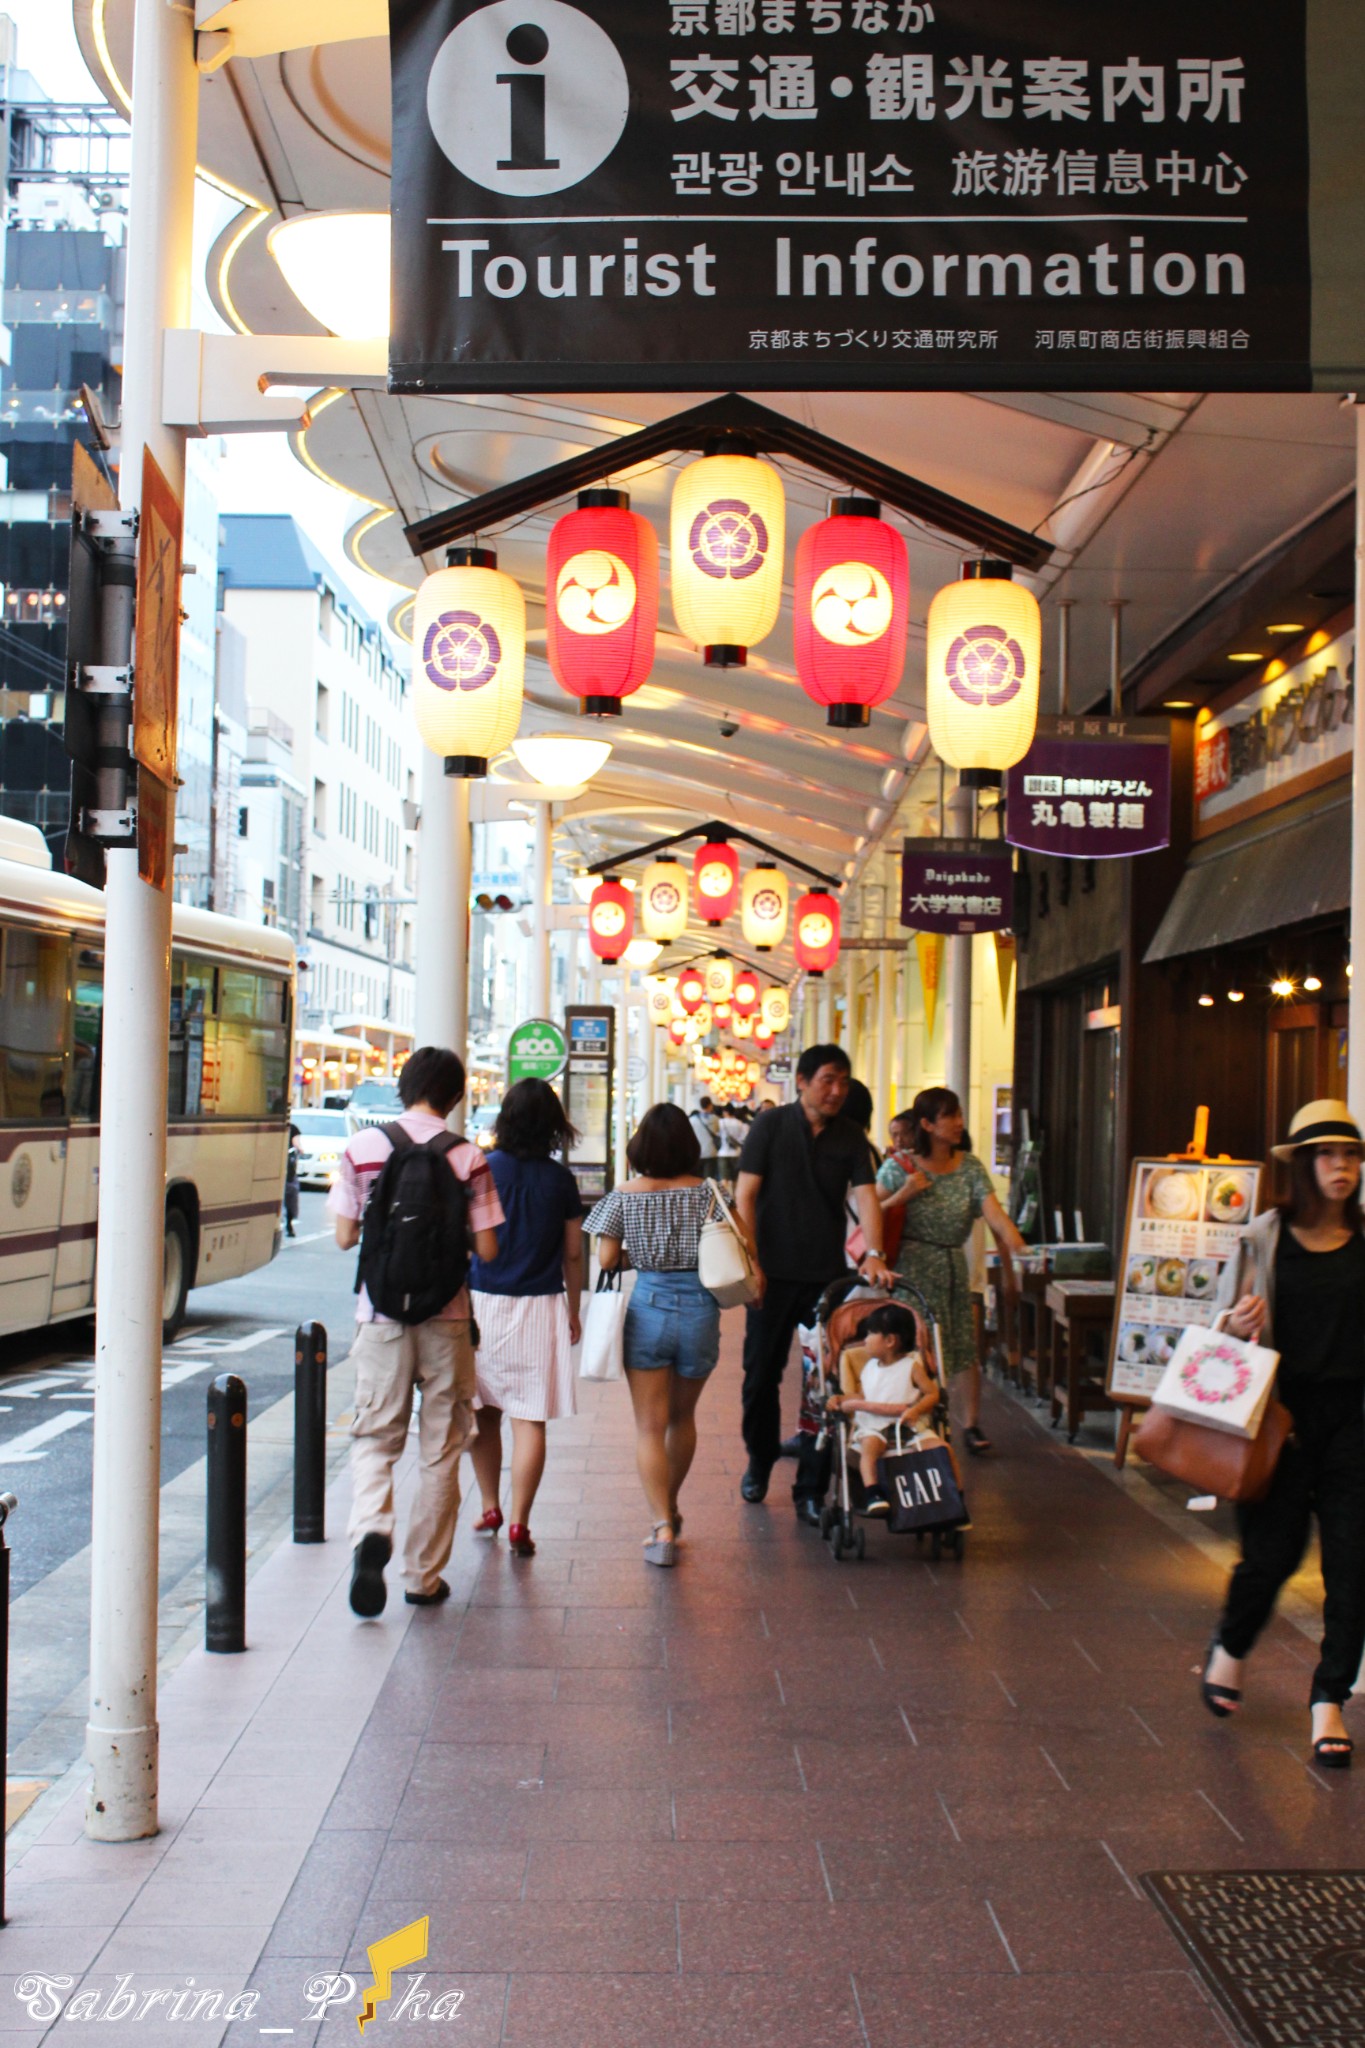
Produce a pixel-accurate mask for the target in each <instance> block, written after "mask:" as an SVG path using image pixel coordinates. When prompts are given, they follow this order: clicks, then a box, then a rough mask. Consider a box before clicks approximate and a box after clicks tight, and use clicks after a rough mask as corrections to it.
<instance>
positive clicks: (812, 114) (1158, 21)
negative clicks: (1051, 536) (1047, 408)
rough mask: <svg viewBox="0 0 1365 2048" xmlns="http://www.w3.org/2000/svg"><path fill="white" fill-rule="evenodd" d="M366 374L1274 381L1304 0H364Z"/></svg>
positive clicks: (469, 385) (753, 380) (1107, 383)
mask: <svg viewBox="0 0 1365 2048" xmlns="http://www.w3.org/2000/svg"><path fill="white" fill-rule="evenodd" d="M390 13H391V23H392V60H393V137H394V141H393V246H394V270H393V324H392V342H391V361H390V379H391V383H392V386H393V388H394V389H395V390H400V391H423V390H425V391H477V390H494V389H496V390H507V389H517V390H528V389H542V390H544V389H549V390H566V389H579V390H593V389H608V390H610V389H616V390H620V389H627V388H641V387H650V388H667V389H680V388H689V387H690V388H703V389H710V388H716V387H722V388H723V387H726V386H732V385H736V386H742V387H744V388H747V389H750V390H756V389H779V390H799V389H821V388H824V389H843V388H848V387H859V386H862V387H867V386H877V387H884V388H885V387H893V388H902V389H912V388H916V387H920V388H923V387H937V388H969V389H970V388H990V387H995V388H998V389H1010V388H1022V389H1039V388H1041V389H1044V390H1049V389H1050V390H1056V389H1066V388H1072V389H1077V388H1080V389H1100V390H1114V389H1133V388H1146V387H1147V386H1149V385H1151V384H1153V383H1155V385H1157V386H1158V387H1159V388H1162V389H1166V388H1168V387H1172V388H1173V387H1175V386H1178V387H1179V388H1181V389H1183V390H1189V389H1195V390H1217V389H1227V388H1247V389H1258V390H1270V389H1294V388H1301V387H1305V386H1306V385H1307V384H1308V382H1309V371H1308V363H1309V353H1310V348H1309V339H1310V276H1309V264H1308V223H1307V206H1308V114H1307V85H1306V67H1305V0H1263V4H1261V5H1259V6H1254V7H1253V6H1248V5H1247V4H1246V0H1201V4H1200V5H1199V6H1197V7H1192V6H1190V5H1189V4H1188V0H1142V4H1141V5H1139V6H1137V7H1134V8H1122V7H1108V8H1106V7H1097V6H1095V5H1094V4H1093V0H1036V4H1030V5H1029V6H1023V5H1021V4H1020V0H584V4H583V5H582V6H569V5H567V4H566V0H391V5H390Z"/></svg>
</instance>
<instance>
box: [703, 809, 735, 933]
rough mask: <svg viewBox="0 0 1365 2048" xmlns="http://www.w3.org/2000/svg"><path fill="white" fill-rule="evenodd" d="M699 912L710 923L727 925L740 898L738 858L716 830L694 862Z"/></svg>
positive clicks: (712, 832) (713, 829) (727, 841)
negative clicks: (726, 922)
mask: <svg viewBox="0 0 1365 2048" xmlns="http://www.w3.org/2000/svg"><path fill="white" fill-rule="evenodd" d="M692 878H693V882H694V883H695V886H696V892H697V909H698V911H699V912H700V913H701V915H702V917H703V918H705V920H706V922H707V924H711V925H716V924H724V922H725V920H726V918H727V917H729V916H730V914H731V912H732V911H733V910H734V907H735V903H736V901H737V899H738V897H739V855H738V854H737V853H736V852H735V849H734V847H733V846H731V844H730V842H729V840H728V839H725V838H723V837H722V836H721V835H720V834H719V833H718V832H717V831H716V830H715V828H714V827H713V828H712V831H711V833H710V835H709V836H708V838H707V839H706V841H705V842H704V844H703V845H701V846H699V847H698V848H697V851H696V854H695V856H694V858H693V861H692Z"/></svg>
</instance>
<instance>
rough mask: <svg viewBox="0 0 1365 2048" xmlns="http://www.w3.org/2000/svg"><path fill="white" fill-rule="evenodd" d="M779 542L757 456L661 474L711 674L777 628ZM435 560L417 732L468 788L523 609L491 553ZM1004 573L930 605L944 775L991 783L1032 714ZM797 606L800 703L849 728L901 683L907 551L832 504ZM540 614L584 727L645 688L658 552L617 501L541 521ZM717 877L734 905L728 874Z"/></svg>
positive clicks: (776, 490)
mask: <svg viewBox="0 0 1365 2048" xmlns="http://www.w3.org/2000/svg"><path fill="white" fill-rule="evenodd" d="M785 533H786V504H785V499H784V496H783V491H782V480H781V478H780V477H779V475H778V473H777V471H776V470H775V469H773V468H772V466H771V465H770V464H768V463H766V462H763V461H761V460H760V459H759V458H758V457H757V456H753V455H747V454H734V453H728V454H715V455H706V456H703V457H702V458H701V459H700V460H699V461H697V462H693V463H689V464H688V466H687V467H686V468H685V469H684V470H683V471H682V473H681V474H680V476H679V477H678V480H677V482H676V484H675V485H674V489H673V500H672V510H671V542H670V567H671V589H672V598H673V610H674V615H675V617H676V619H677V623H678V626H679V629H680V630H681V632H682V633H683V634H684V635H685V636H686V637H687V638H688V639H689V640H691V641H692V642H693V643H694V644H695V645H696V646H697V647H699V648H700V649H701V650H702V653H703V657H704V659H705V661H706V662H707V664H708V665H709V666H712V667H719V668H737V667H743V665H744V663H745V660H746V656H747V650H748V649H749V648H750V647H753V646H756V645H757V644H758V643H759V642H760V641H761V640H763V639H765V638H766V636H767V635H768V634H769V633H770V632H771V631H772V629H773V627H774V626H775V625H776V623H777V618H778V613H779V610H780V608H781V600H782V575H783V565H784V561H785ZM447 559H448V566H447V567H446V568H445V569H441V570H437V571H436V573H435V574H434V575H431V576H428V577H427V578H426V580H425V581H424V582H423V584H422V586H421V589H420V590H419V591H418V593H417V600H416V605H415V609H414V615H413V645H414V656H415V675H414V702H415V705H416V711H417V722H418V727H419V730H420V731H421V734H422V738H423V740H424V741H425V742H426V744H427V745H428V746H429V747H430V748H432V749H433V751H434V752H436V753H439V754H442V755H444V756H445V759H446V769H447V773H449V774H453V775H482V774H486V773H487V766H488V761H489V760H490V759H491V758H492V757H493V756H494V755H495V754H497V753H499V752H500V751H501V750H502V749H503V748H504V747H506V746H508V745H509V744H510V743H511V741H512V739H513V738H514V736H515V734H516V731H517V727H518V724H519V723H520V719H521V704H522V692H523V684H524V674H525V662H526V606H525V601H524V599H523V597H522V594H521V591H520V589H519V588H518V586H517V584H516V582H515V581H514V579H513V578H512V577H510V576H508V575H507V574H505V572H503V571H502V570H500V569H499V568H498V566H497V556H496V554H495V553H494V552H493V550H492V549H489V548H477V547H468V546H463V547H457V548H452V549H451V550H450V552H449V556H448V558H447ZM1011 577H1012V571H1011V568H1010V565H1009V563H1008V562H1001V561H984V562H971V563H968V564H966V565H965V566H964V570H963V577H962V581H961V582H959V583H957V584H950V585H948V586H946V587H945V588H944V589H943V590H940V591H939V592H938V593H937V595H936V596H935V598H934V599H933V602H932V604H931V605H930V609H929V660H928V707H929V727H930V736H931V738H932V740H933V743H934V747H935V749H936V751H937V752H938V753H939V754H940V755H941V756H942V758H943V759H944V760H945V761H947V762H948V764H949V765H950V766H952V767H957V768H960V769H965V770H969V771H978V772H980V771H984V772H985V773H986V774H987V775H988V776H993V775H996V774H998V773H1000V772H1001V771H1002V770H1003V769H1004V768H1006V767H1009V766H1011V765H1012V764H1013V763H1014V761H1016V760H1019V759H1021V758H1022V756H1023V754H1024V753H1025V752H1026V751H1027V748H1028V744H1029V740H1030V739H1031V737H1032V731H1033V723H1034V721H1035V719H1036V715H1037V698H1038V669H1039V654H1040V647H1041V625H1040V620H1039V614H1038V604H1037V600H1036V599H1035V598H1034V597H1033V595H1032V594H1031V592H1029V591H1027V590H1025V589H1023V588H1022V587H1021V586H1018V585H1016V584H1015V583H1013V581H1012V580H1011ZM794 603H795V621H794V624H795V632H794V641H795V658H796V672H797V676H798V678H799V680H800V682H801V686H802V688H803V689H804V690H805V691H806V694H807V695H808V696H809V697H810V698H811V699H812V700H813V701H814V702H815V703H817V704H823V705H824V706H825V707H826V710H827V717H828V722H829V724H830V725H832V726H838V727H854V726H863V725H866V724H867V723H868V720H869V717H870V714H871V710H872V707H873V706H874V705H877V704H881V703H884V702H885V701H886V699H887V698H889V697H890V696H892V695H893V694H894V692H895V690H896V689H897V687H898V685H899V683H900V680H901V675H902V672H903V670H904V666H905V647H906V633H907V627H908V622H909V609H910V562H909V554H908V552H907V549H906V545H905V541H904V540H903V538H902V537H901V535H900V534H899V533H897V532H896V531H895V529H894V528H893V527H891V526H889V525H888V524H887V522H886V521H885V520H884V519H882V517H881V507H880V505H879V504H878V502H877V500H876V499H873V498H864V497H854V496H842V497H835V498H833V499H831V501H830V511H829V516H828V517H827V518H825V519H822V520H820V521H819V522H818V523H817V524H816V525H814V526H812V527H810V528H808V529H807V531H806V532H805V533H803V534H802V536H801V539H800V541H799V543H798V545H797V550H796V570H795V600H794ZM546 604H547V652H548V656H549V662H550V667H551V669H552V670H553V672H554V675H555V676H556V678H557V679H558V681H559V683H560V684H561V685H562V687H563V688H564V689H565V690H566V691H567V692H568V693H569V694H570V695H571V696H573V697H576V698H578V699H579V701H580V702H581V704H582V706H583V709H584V711H585V712H587V713H589V714H591V715H593V716H596V717H606V716H611V715H618V714H619V713H620V710H621V705H622V700H623V699H624V698H626V697H628V696H630V695H631V694H632V693H633V692H634V691H636V690H638V689H639V688H640V686H641V685H642V684H643V683H644V682H645V680H646V678H647V677H648V675H649V673H650V670H651V668H652V666H653V662H654V650H655V636H656V632H657V628H658V622H659V546H658V541H657V539H656V538H655V534H654V529H653V527H652V526H651V524H650V522H649V521H648V520H647V519H645V518H644V517H642V515H641V514H640V513H638V512H633V511H632V510H631V509H630V499H629V496H628V495H627V493H626V492H624V491H617V490H605V489H595V490H589V491H583V492H581V493H580V495H579V500H578V505H577V508H576V509H575V510H574V511H572V512H569V513H566V514H565V516H564V517H563V518H562V519H560V520H559V521H558V522H557V523H556V525H555V527H554V529H553V531H552V533H551V535H550V542H549V550H548V556H547V562H546ZM1021 742H1022V743H1021ZM730 879H731V884H732V886H733V887H734V888H736V889H737V888H738V865H737V863H736V866H735V868H734V871H733V873H732V876H731V878H730ZM755 886H756V887H758V886H761V885H755ZM718 889H720V891H721V893H722V894H723V893H725V891H724V888H723V886H722V885H721V884H720V883H718ZM698 890H699V896H700V895H701V893H702V890H701V877H700V870H698ZM730 907H731V908H732V907H733V905H732V904H731V906H730ZM727 915H729V909H726V910H723V911H722V912H721V913H720V916H721V917H723V916H727ZM715 921H719V919H717V920H715Z"/></svg>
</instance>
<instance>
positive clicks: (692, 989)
mask: <svg viewBox="0 0 1365 2048" xmlns="http://www.w3.org/2000/svg"><path fill="white" fill-rule="evenodd" d="M705 1000H706V976H705V975H704V974H703V973H702V971H701V968H700V967H698V966H697V965H695V963H694V964H693V965H692V966H691V967H684V969H683V971H682V973H681V974H680V975H679V976H678V1001H679V1002H680V1003H681V1004H682V1006H683V1008H684V1009H685V1010H686V1012H687V1014H688V1016H689V1017H691V1016H693V1015H695V1013H696V1011H697V1010H698V1008H699V1007H700V1005H701V1004H702V1003H703V1002H704V1001H705Z"/></svg>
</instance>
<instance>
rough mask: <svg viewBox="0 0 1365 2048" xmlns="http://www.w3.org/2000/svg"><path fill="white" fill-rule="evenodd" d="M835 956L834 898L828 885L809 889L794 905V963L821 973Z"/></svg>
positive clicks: (836, 910) (836, 907)
mask: <svg viewBox="0 0 1365 2048" xmlns="http://www.w3.org/2000/svg"><path fill="white" fill-rule="evenodd" d="M838 958H839V904H838V901H837V899H836V898H835V897H833V896H831V895H830V893H829V891H828V889H809V890H807V892H806V894H805V895H804V896H803V897H802V898H801V901H800V902H799V903H798V904H797V906H796V964H797V966H798V967H803V968H804V969H805V971H806V973H807V974H824V973H825V972H826V971H827V970H828V969H829V968H831V967H833V965H834V963H835V961H836V960H837V959H838Z"/></svg>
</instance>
